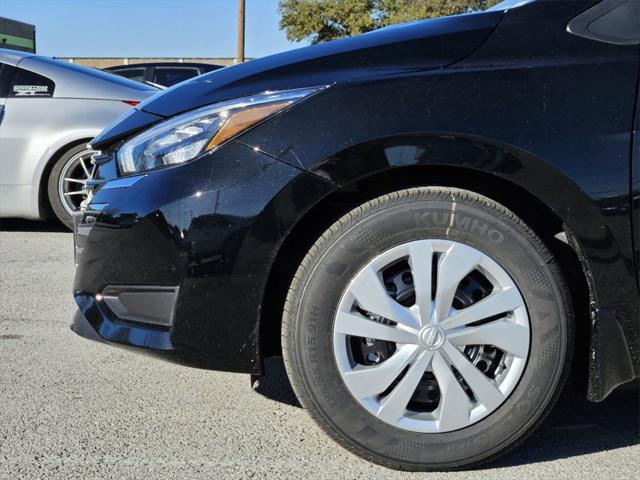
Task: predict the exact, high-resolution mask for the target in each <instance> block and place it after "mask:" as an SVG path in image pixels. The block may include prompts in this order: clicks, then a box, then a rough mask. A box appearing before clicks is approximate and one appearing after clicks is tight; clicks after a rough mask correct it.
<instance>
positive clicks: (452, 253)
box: [435, 243, 482, 322]
mask: <svg viewBox="0 0 640 480" xmlns="http://www.w3.org/2000/svg"><path fill="white" fill-rule="evenodd" d="M481 258H482V254H481V253H480V252H479V251H478V250H475V249H474V248H471V247H467V246H466V245H462V244H459V243H456V244H454V245H452V246H451V247H450V248H449V249H448V250H447V252H446V253H445V254H444V255H443V256H442V257H441V258H440V259H439V261H438V276H437V287H436V302H435V303H436V305H435V308H436V321H437V322H440V321H442V320H444V319H445V318H446V317H447V316H449V310H450V309H451V306H452V304H453V297H454V295H455V293H456V290H457V289H458V285H459V284H460V281H461V280H462V279H463V278H464V277H466V276H467V275H468V274H469V273H471V272H472V271H473V270H474V269H475V268H476V266H477V265H478V263H479V262H480V260H481Z"/></svg>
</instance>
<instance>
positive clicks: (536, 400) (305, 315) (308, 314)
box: [282, 187, 573, 470]
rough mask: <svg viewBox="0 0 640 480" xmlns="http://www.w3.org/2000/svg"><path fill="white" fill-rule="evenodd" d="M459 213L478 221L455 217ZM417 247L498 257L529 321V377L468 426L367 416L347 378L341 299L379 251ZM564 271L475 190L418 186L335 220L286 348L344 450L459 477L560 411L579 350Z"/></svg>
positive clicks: (301, 294)
mask: <svg viewBox="0 0 640 480" xmlns="http://www.w3.org/2000/svg"><path fill="white" fill-rule="evenodd" d="M452 209H455V212H456V215H457V216H458V218H460V219H462V218H464V217H469V219H470V221H469V222H464V221H463V222H459V221H458V222H455V223H454V222H449V221H447V222H446V223H445V224H444V225H442V224H439V223H436V222H433V221H432V220H431V219H433V218H437V217H436V216H434V213H441V214H442V215H444V216H445V218H447V220H449V217H448V215H450V213H451V211H452ZM416 239H448V240H452V241H456V242H460V243H464V244H467V245H470V246H472V247H474V248H476V249H478V250H480V251H481V252H482V253H485V254H486V255H489V256H490V257H491V258H493V260H495V261H496V262H497V263H498V264H499V265H500V266H501V267H502V268H503V269H504V270H505V271H506V272H507V273H508V274H509V275H510V276H511V278H512V279H513V280H514V282H515V283H516V285H517V286H518V288H519V289H520V292H521V294H522V297H523V299H524V301H525V303H526V306H527V311H528V314H529V319H530V320H529V321H530V329H531V330H530V331H531V344H530V351H529V357H528V361H527V364H526V367H525V370H524V372H523V373H522V377H521V378H520V380H519V382H518V384H517V386H516V387H515V388H514V390H513V391H512V392H511V394H510V395H509V397H508V398H507V399H506V400H505V401H504V403H502V404H501V405H500V406H499V407H498V408H497V409H496V410H495V411H494V412H493V413H491V414H490V415H489V416H487V417H485V418H483V419H482V420H480V421H478V422H476V423H474V424H472V425H470V426H468V427H466V428H462V429H459V430H455V431H450V432H444V433H416V432H412V431H408V430H403V429H400V428H397V427H395V426H393V425H391V424H388V423H385V422H383V421H381V420H379V419H378V418H376V417H375V416H374V415H372V414H370V413H369V412H368V411H366V410H365V409H364V408H363V407H362V406H361V405H360V403H358V401H357V400H356V399H355V398H354V397H353V396H352V395H351V394H350V392H349V390H348V389H347V387H346V385H345V384H344V382H343V381H342V379H341V377H340V373H339V371H338V367H337V364H336V359H335V355H334V350H333V348H332V341H333V340H332V331H333V322H334V314H335V310H336V308H337V304H338V302H339V299H340V298H341V295H342V293H343V291H344V289H345V288H346V286H347V285H348V283H349V281H350V280H351V279H352V278H353V276H354V275H355V274H356V273H357V272H358V271H359V270H360V269H361V268H362V266H364V265H365V264H366V263H367V262H369V261H370V260H371V259H372V258H374V257H375V256H376V255H377V254H379V253H380V252H382V251H385V250H387V249H389V248H391V247H394V246H396V245H399V244H402V243H405V242H408V241H411V240H416ZM569 299H570V296H569V293H568V291H567V287H566V285H565V283H564V280H563V277H562V274H561V272H560V269H559V267H558V265H557V263H556V261H555V260H554V258H553V256H552V255H551V254H550V252H549V251H548V250H547V248H546V247H545V245H544V244H543V243H542V241H541V240H540V239H539V238H538V237H537V236H536V234H535V233H534V232H532V231H531V230H530V229H529V228H528V227H527V226H526V225H525V224H524V223H523V222H522V221H521V220H520V219H519V218H518V217H516V216H515V215H514V214H513V213H512V212H510V211H509V210H508V209H506V208H505V207H503V206H502V205H499V204H497V203H495V202H493V201H492V200H490V199H488V198H486V197H483V196H481V195H478V194H476V193H473V192H470V191H466V190H460V189H454V188H444V187H423V188H411V189H408V190H402V191H398V192H393V193H390V194H388V195H383V196H381V197H378V198H376V199H374V200H371V201H369V202H367V203H365V204H363V205H361V206H359V207H357V208H355V209H354V210H352V211H351V212H349V213H348V214H346V215H345V216H343V217H342V218H341V219H340V220H338V221H337V222H336V223H334V224H333V225H332V226H331V227H330V228H329V229H328V230H327V231H326V232H325V233H324V234H323V235H322V236H321V237H320V238H319V239H318V240H317V241H316V243H315V244H314V245H313V246H312V247H311V249H310V250H309V252H308V253H307V255H306V257H305V258H304V259H303V261H302V263H301V264H300V266H299V268H298V271H297V273H296V274H295V277H294V278H293V280H292V283H291V287H290V290H289V293H288V296H287V299H286V303H285V308H284V315H283V325H282V346H283V356H284V361H285V365H286V369H287V372H288V375H289V378H290V381H291V384H292V386H293V389H294V391H295V392H296V395H297V396H298V398H299V400H300V402H301V404H302V405H303V406H304V407H305V408H306V409H307V410H308V411H309V413H310V414H311V416H312V417H313V419H314V420H315V421H316V422H317V423H318V424H319V425H320V426H321V427H322V428H323V429H324V430H325V431H326V432H327V433H328V434H329V435H330V436H331V437H332V438H333V439H334V440H336V441H337V442H338V443H339V444H340V445H342V446H343V447H345V448H347V449H348V450H350V451H351V452H353V453H355V454H356V455H359V456H360V457H363V458H365V459H367V460H370V461H373V462H375V463H378V464H381V465H384V466H386V467H391V468H396V469H401V470H451V469H462V468H470V467H474V466H477V465H479V464H482V463H485V462H488V461H491V460H494V459H495V458H497V457H498V456H500V455H502V454H504V453H505V452H507V451H509V450H510V449H512V448H513V447H514V446H515V445H517V444H518V443H519V442H521V441H522V440H524V439H525V437H526V436H527V435H528V434H530V433H531V432H532V431H533V430H534V429H535V428H536V427H537V426H538V425H539V424H540V422H541V421H542V420H543V419H544V417H545V416H546V415H547V413H548V412H549V410H550V409H551V408H552V406H553V405H554V403H555V401H556V400H557V397H558V396H559V394H560V392H561V389H562V387H563V385H564V382H565V380H566V375H567V373H568V369H569V365H570V361H571V356H572V352H573V314H572V308H571V304H570V300H569Z"/></svg>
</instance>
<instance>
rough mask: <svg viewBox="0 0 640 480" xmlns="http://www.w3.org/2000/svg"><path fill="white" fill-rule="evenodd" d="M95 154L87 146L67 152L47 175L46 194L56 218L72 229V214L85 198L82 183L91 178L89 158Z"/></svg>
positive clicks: (91, 167) (91, 166) (77, 147)
mask: <svg viewBox="0 0 640 480" xmlns="http://www.w3.org/2000/svg"><path fill="white" fill-rule="evenodd" d="M94 153H96V151H95V150H91V149H90V148H89V146H88V145H87V144H81V145H77V146H75V147H73V148H71V149H69V150H67V151H66V152H65V153H64V154H63V155H62V156H61V157H60V158H59V159H58V160H57V161H56V163H55V164H54V166H53V169H52V170H51V175H49V181H48V184H47V193H48V195H49V203H50V205H51V208H52V209H53V212H54V213H55V214H56V217H58V219H59V220H60V221H61V222H62V223H64V224H65V225H66V226H67V227H68V228H69V229H73V214H74V212H75V211H76V210H78V208H80V203H81V202H82V200H84V199H85V198H86V195H85V193H84V182H85V181H86V180H87V179H88V178H90V177H91V172H92V169H93V165H92V164H91V156H92V155H93V154H94Z"/></svg>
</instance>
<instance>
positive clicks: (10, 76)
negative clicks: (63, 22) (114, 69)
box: [0, 49, 158, 228]
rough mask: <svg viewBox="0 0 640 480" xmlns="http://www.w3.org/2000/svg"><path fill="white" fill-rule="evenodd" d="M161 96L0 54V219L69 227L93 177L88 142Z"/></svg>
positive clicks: (101, 76)
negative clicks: (53, 219)
mask: <svg viewBox="0 0 640 480" xmlns="http://www.w3.org/2000/svg"><path fill="white" fill-rule="evenodd" d="M156 92H158V90H157V89H156V88H153V87H151V86H148V85H145V84H142V83H138V82H134V81H131V80H127V79H125V78H122V77H119V76H116V75H112V74H109V73H106V72H103V71H100V70H95V69H92V68H87V67H83V66H79V65H75V64H72V63H67V62H62V61H58V60H54V59H52V58H48V57H42V56H38V55H34V54H31V53H26V52H18V51H14V50H6V49H0V217H18V218H27V219H32V220H42V219H45V218H46V217H47V214H48V213H50V212H53V213H54V214H55V215H56V216H57V217H58V218H59V219H60V221H62V223H64V224H65V225H66V226H68V227H69V228H71V227H72V225H73V212H74V210H76V209H77V208H78V206H79V205H80V202H81V201H82V200H83V198H84V193H83V183H84V181H85V180H86V179H87V177H88V176H89V174H90V172H91V166H92V165H91V158H90V157H91V155H92V154H93V153H94V152H93V151H92V150H91V149H90V148H89V147H88V145H87V143H88V142H89V141H90V140H91V139H92V138H93V137H95V136H96V135H97V134H98V133H100V132H101V131H102V130H103V129H105V128H106V127H107V126H109V125H110V124H111V123H113V122H114V121H115V120H116V119H117V118H119V117H120V116H121V115H123V114H124V113H126V112H128V111H130V110H131V108H133V107H134V106H135V105H137V104H138V103H140V102H141V101H142V100H145V99H146V98H148V97H149V96H151V95H153V94H154V93H156Z"/></svg>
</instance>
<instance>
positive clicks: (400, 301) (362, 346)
mask: <svg viewBox="0 0 640 480" xmlns="http://www.w3.org/2000/svg"><path fill="white" fill-rule="evenodd" d="M404 287H406V288H404ZM403 288H404V289H403ZM333 340H334V354H335V357H336V362H337V366H338V369H339V371H340V374H341V376H342V379H343V381H344V383H345V385H346V386H347V388H348V389H349V391H350V392H351V394H352V395H353V396H354V397H355V398H356V399H357V400H358V402H359V403H360V404H361V405H362V406H363V407H364V408H366V409H367V410H368V411H369V412H371V413H372V414H373V415H375V416H376V417H378V418H379V419H380V420H383V421H384V422H387V423H389V424H391V425H394V426H396V427H398V428H402V429H405V430H411V431H417V432H447V431H451V430H457V429H460V428H464V427H467V426H469V425H471V424H473V423H475V422H477V421H478V420H480V419H482V418H484V417H486V416H487V415H489V414H490V413H492V412H493V411H495V410H496V409H497V408H498V407H499V406H500V405H501V404H502V403H503V402H504V401H505V399H506V398H507V397H508V396H509V394H510V393H511V392H512V391H513V389H514V388H515V386H516V384H517V383H518V380H519V379H520V377H521V376H522V374H523V372H524V368H525V365H526V361H527V356H528V354H529V341H530V327H529V317H528V314H527V310H526V306H525V303H524V300H523V298H522V296H521V294H520V292H519V290H518V288H517V287H516V285H515V283H514V282H513V280H512V279H511V277H510V276H509V275H508V274H507V272H505V270H504V269H503V268H502V267H501V266H500V265H498V264H497V263H496V262H495V261H494V260H492V259H491V258H489V257H488V256H487V255H484V254H483V253H481V252H480V251H478V250H476V249H475V248H472V247H469V246H467V245H463V244H461V243H457V242H452V241H448V240H419V241H413V242H409V243H406V244H402V245H399V246H397V247H394V248H392V249H390V250H387V251H386V252H384V253H382V254H380V255H379V256H377V257H376V258H374V259H373V260H372V261H370V262H369V263H368V264H367V265H365V267H364V268H363V269H362V270H360V271H359V272H358V273H357V275H356V276H355V277H354V278H353V280H352V281H351V282H350V284H349V285H348V287H347V289H346V290H345V292H344V294H343V295H342V298H341V300H340V303H339V306H338V310H337V313H336V316H335V322H334V332H333ZM362 351H364V352H369V353H366V354H364V355H363V354H362ZM372 352H374V353H372Z"/></svg>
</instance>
